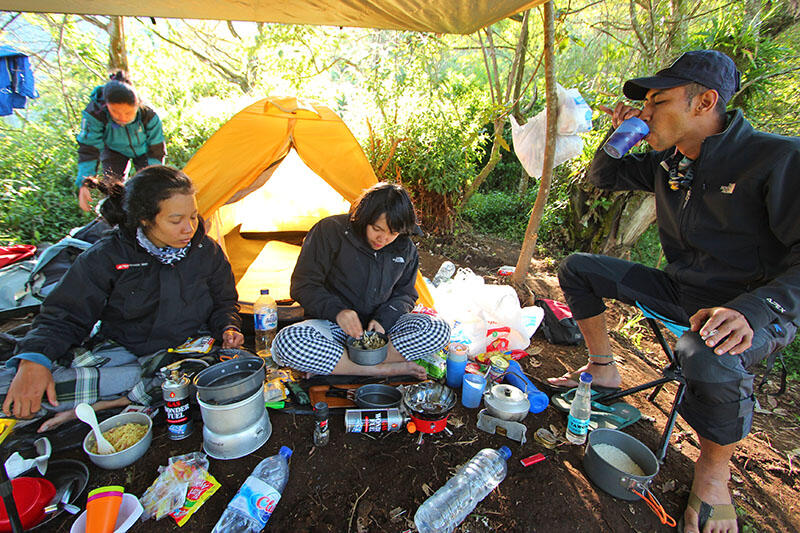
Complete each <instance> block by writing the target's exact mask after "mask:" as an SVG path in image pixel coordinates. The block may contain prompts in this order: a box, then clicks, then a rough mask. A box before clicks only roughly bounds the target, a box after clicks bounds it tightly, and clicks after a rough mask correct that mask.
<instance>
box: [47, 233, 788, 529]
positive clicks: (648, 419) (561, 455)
mask: <svg viewBox="0 0 800 533" xmlns="http://www.w3.org/2000/svg"><path fill="white" fill-rule="evenodd" d="M420 248H421V257H422V271H423V274H424V275H426V276H428V277H432V276H433V274H434V273H435V272H436V269H437V268H438V266H439V264H440V263H441V261H442V260H443V259H445V258H448V259H451V260H453V261H454V262H455V263H456V264H457V265H458V266H464V267H470V268H472V269H473V270H474V271H475V272H476V273H478V274H481V275H484V276H486V278H487V281H488V282H493V283H499V282H502V280H501V279H500V278H498V277H497V276H496V271H497V268H498V267H500V266H502V265H513V264H515V262H516V258H517V254H518V252H519V250H518V248H517V247H516V246H514V245H510V244H508V243H505V242H503V241H500V240H497V239H487V238H480V237H476V236H474V235H470V236H468V237H467V236H462V237H457V238H450V239H447V240H437V239H433V238H430V239H428V240H426V241H424V242H423V243H422V244H421V245H420ZM534 262H535V265H534V266H533V268H532V270H531V277H530V279H529V281H528V283H527V287H528V288H527V291H526V292H527V294H525V295H524V297H523V305H532V302H533V298H534V296H536V297H554V298H559V297H560V292H559V289H558V283H557V280H556V279H555V277H554V274H553V272H554V262H553V261H549V260H535V261H534ZM632 316H633V314H632V312H631V310H630V309H625V308H622V307H621V306H619V307H618V306H614V307H612V308H611V312H610V321H609V322H610V324H612V325H613V326H614V328H613V329H614V330H615V332H614V335H613V340H614V344H615V346H614V347H615V349H616V350H617V353H618V354H619V364H620V370H621V373H622V375H623V380H624V384H626V385H633V384H638V383H642V382H645V381H648V380H650V379H653V378H655V377H657V376H658V375H659V372H658V369H659V368H660V366H661V365H663V364H664V359H663V357H659V356H658V355H654V354H658V353H659V352H660V349H657V348H658V347H657V346H656V345H654V342H653V339H652V335H651V334H649V332H648V330H647V329H646V327H645V325H644V324H642V323H638V322H631V321H630V320H629V319H630V318H631V317H632ZM527 351H528V353H529V356H528V357H526V358H524V359H522V360H521V361H520V363H521V364H522V368H523V369H524V370H525V371H526V372H527V373H528V374H529V375H531V376H532V377H534V378H538V379H543V378H544V377H547V376H552V375H560V374H561V373H563V372H564V371H565V369H572V368H575V367H577V366H579V365H580V364H582V363H583V362H584V360H585V357H586V354H585V348H584V347H583V346H578V347H563V346H553V345H550V344H548V343H547V342H546V341H545V340H544V338H543V337H541V335H540V334H538V333H537V334H536V335H534V337H533V338H532V342H531V346H530V347H529V348H528V350H527ZM775 375H776V374H775ZM774 381H776V379H775V380H774ZM770 387H771V388H772V389H773V390H774V388H775V385H774V384H770V385H769V386H768V389H769V388H770ZM674 392H675V387H674V386H673V385H667V386H666V388H665V389H664V390H663V391H662V392H661V394H660V395H659V396H658V397H657V398H656V401H655V404H651V403H650V402H648V400H647V399H646V393H639V394H636V395H633V396H630V397H628V398H626V401H628V402H629V403H631V404H633V405H634V406H636V407H638V408H639V409H640V410H641V411H642V413H643V415H644V418H643V419H642V420H641V421H640V422H638V423H636V424H634V425H633V426H631V427H630V428H627V429H626V430H625V431H626V432H628V433H629V434H631V435H633V436H634V437H636V438H638V439H639V440H641V441H642V442H644V443H645V444H646V445H647V446H648V447H650V448H651V449H655V448H656V447H657V446H658V442H659V438H660V435H661V432H662V430H663V428H664V424H665V420H666V415H667V413H668V412H669V409H670V406H671V401H672V398H673V395H674ZM798 398H800V385H798V383H796V382H795V383H790V387H789V390H788V392H787V393H786V394H784V395H783V396H781V397H779V398H772V397H770V396H768V395H767V394H758V400H759V403H760V410H759V412H758V413H757V414H756V417H755V427H754V430H753V432H752V433H751V435H750V436H748V437H747V438H746V439H745V440H744V442H743V443H742V444H741V445H740V446H739V448H738V449H737V452H736V454H735V456H734V460H733V479H732V481H731V488H732V490H733V494H734V499H735V503H736V506H737V510H738V512H739V516H740V527H741V529H742V530H743V531H798V530H800V512H798V506H799V504H798V502H799V501H800V477H799V476H798V467H797V465H796V463H797V462H798V456H797V454H799V453H800V437H798V435H800V432H798V431H797V429H798V425H800V419H799V418H798V416H797V414H796V405H797V400H798ZM477 413H478V410H477V409H465V408H464V407H462V406H461V404H460V402H459V403H458V404H457V406H456V407H455V409H454V410H453V411H452V413H451V415H450V418H449V428H450V430H451V431H452V436H450V435H446V434H444V433H440V434H435V435H429V436H426V437H425V439H424V441H423V443H422V444H420V445H418V444H417V438H418V437H417V435H416V434H415V435H410V434H408V433H407V432H405V431H400V432H395V433H387V434H378V435H377V436H376V434H370V435H364V434H352V433H345V431H344V423H343V416H342V415H341V414H334V415H332V416H331V419H330V427H331V432H330V433H331V439H330V443H329V444H328V445H327V446H326V447H323V448H314V447H313V445H312V439H311V436H312V431H313V419H312V417H311V416H308V415H290V414H284V413H280V412H275V411H270V419H271V422H272V436H271V438H270V439H269V440H268V442H267V443H266V444H265V445H264V446H263V447H262V448H261V449H259V450H258V451H256V452H255V453H253V454H251V455H249V456H247V457H244V458H242V459H238V460H231V461H219V460H211V467H210V471H211V473H212V475H214V476H215V477H216V479H217V480H218V481H219V482H220V483H221V484H222V486H221V488H220V489H219V490H218V491H217V493H216V494H215V495H214V496H212V497H211V498H210V499H209V500H208V501H207V502H206V503H205V505H204V506H203V507H202V508H201V509H199V510H198V511H197V513H196V514H195V515H194V516H193V517H192V518H191V519H190V520H189V522H188V523H187V524H186V525H185V526H184V527H183V528H182V529H183V530H187V531H210V530H211V528H212V527H213V525H214V523H215V522H216V521H217V519H218V518H219V516H220V515H221V514H222V511H223V510H224V508H225V506H226V505H227V503H228V501H229V500H230V499H231V497H232V496H233V495H234V494H235V492H236V490H237V489H238V487H239V485H240V484H241V483H242V482H243V481H244V479H245V478H246V477H247V475H248V474H249V473H250V471H251V470H252V469H253V467H254V466H255V465H256V464H257V463H258V462H259V461H260V460H261V459H263V458H265V457H267V456H269V455H273V454H275V453H277V451H278V449H279V448H280V446H282V445H286V446H290V447H291V448H293V450H294V455H293V456H292V459H291V466H290V469H291V474H290V479H289V483H288V485H287V486H286V489H285V491H284V493H283V498H282V499H281V501H280V503H279V504H278V506H277V509H276V510H275V513H274V514H273V516H272V518H271V520H270V522H269V524H268V527H267V530H268V531H279V532H306V531H307V532H323V531H325V532H328V531H331V532H345V531H346V532H348V533H349V532H366V531H370V532H377V531H384V532H404V531H414V526H413V520H412V518H413V515H414V512H415V511H416V509H417V508H418V507H419V505H420V504H421V503H422V502H423V501H424V500H425V499H426V497H427V495H428V494H429V493H430V492H432V491H435V490H436V489H438V488H439V487H440V486H441V485H443V484H444V483H445V482H446V481H447V479H448V478H449V477H450V476H451V475H452V473H453V472H454V470H455V468H456V467H457V466H458V465H460V464H462V463H464V462H465V461H467V460H468V459H469V458H470V457H472V456H473V455H474V454H475V453H476V452H477V451H478V450H480V449H481V448H485V447H492V448H497V447H499V446H502V445H506V446H508V447H509V448H511V450H512V453H513V455H512V458H511V460H510V461H509V467H508V476H507V477H506V479H505V481H503V482H502V483H501V484H500V486H499V488H498V489H497V490H495V491H494V492H492V493H491V494H490V495H489V496H488V497H487V498H486V499H485V500H484V501H483V502H481V503H480V504H479V505H478V506H477V508H476V509H475V511H474V512H473V513H472V514H471V515H470V516H469V517H468V518H467V520H466V521H465V522H464V523H463V524H462V525H461V526H460V527H459V528H458V529H457V531H461V532H476V533H478V532H490V531H504V532H505V531H507V532H534V531H555V532H559V531H640V532H651V531H666V530H667V529H668V528H666V527H665V526H662V525H661V524H660V523H659V521H658V519H657V518H656V517H655V515H654V514H653V513H652V512H651V511H650V510H649V509H648V507H647V505H646V504H645V503H644V502H642V501H632V502H629V501H623V500H619V499H615V498H613V497H611V496H609V495H607V494H606V493H604V492H602V491H600V490H599V489H598V488H596V487H595V486H594V485H593V484H592V483H591V482H590V481H588V480H587V478H586V477H585V475H584V470H583V466H582V457H583V448H582V447H578V446H569V445H565V446H561V447H559V448H557V449H556V450H549V449H546V448H545V447H543V446H542V445H541V444H539V443H537V442H536V441H535V440H534V439H533V434H534V433H535V431H536V430H537V429H538V428H541V427H549V426H551V425H554V426H556V427H557V428H558V429H559V431H563V429H564V427H565V425H566V417H565V415H564V414H562V413H561V412H559V411H557V410H555V409H553V408H548V409H547V410H546V411H544V412H543V413H541V414H537V415H533V414H529V415H528V416H527V418H526V419H525V420H524V423H525V425H526V426H527V428H528V429H527V437H528V442H526V443H525V444H524V445H520V444H518V443H517V442H515V441H512V440H509V439H507V438H505V437H503V436H501V435H489V434H487V433H484V432H483V431H480V430H478V429H477V427H476V417H477ZM195 416H196V417H197V425H196V429H195V433H194V434H193V435H192V436H191V437H190V438H188V439H186V440H183V441H178V442H175V441H171V440H169V439H168V438H167V436H166V434H165V431H164V426H163V424H156V428H155V433H154V440H153V444H152V447H151V449H150V450H149V451H148V453H147V454H146V455H145V457H144V458H142V459H141V460H140V461H138V462H137V463H135V464H134V465H131V466H130V467H128V468H125V469H122V470H118V471H105V470H100V469H98V468H96V467H94V466H93V465H91V464H90V465H89V466H90V472H91V479H90V487H97V486H102V485H107V484H121V485H123V486H125V487H126V490H127V491H128V492H132V493H134V494H136V495H141V494H142V493H143V492H144V490H145V489H146V488H147V486H148V485H149V484H150V483H151V482H152V481H153V480H154V479H155V477H156V475H157V469H158V466H159V465H165V464H166V462H167V458H168V457H169V456H171V455H177V454H182V453H187V452H190V451H197V450H201V449H202V435H201V429H200V428H201V425H200V418H199V412H197V411H195ZM81 432H84V431H83V430H81ZM538 452H543V453H544V454H545V456H546V457H547V459H546V460H545V461H544V462H540V463H538V464H535V465H533V466H530V467H527V468H526V467H523V466H522V465H521V464H520V461H519V460H520V459H522V458H525V457H527V456H530V455H533V454H535V453H538ZM82 455H83V454H82V452H80V450H73V451H70V452H66V453H64V454H63V456H64V457H69V458H74V459H81V460H83V459H84V458H83V456H82ZM697 455H698V447H697V444H696V442H695V438H694V437H693V433H692V432H691V431H690V428H689V427H688V426H687V425H686V424H685V423H684V422H683V421H682V420H681V419H680V418H679V419H678V425H677V427H676V429H675V432H674V434H673V437H672V440H671V443H670V446H669V450H668V452H667V456H666V462H665V463H664V465H663V466H662V467H661V470H660V472H659V473H658V475H657V476H656V477H655V479H654V483H653V486H652V489H653V492H654V493H655V494H656V495H657V497H658V498H659V499H660V500H661V502H662V504H663V506H664V508H665V509H666V511H667V512H668V513H669V514H671V515H672V516H674V517H676V518H677V517H678V516H679V515H680V514H681V513H682V511H683V508H684V506H685V504H686V499H687V496H688V486H689V484H690V482H691V472H692V465H693V462H694V460H695V459H696V458H697ZM80 503H84V504H85V495H84V496H83V497H82V501H81V502H80ZM70 525H71V520H69V519H67V517H63V518H62V517H59V520H56V521H54V522H53V523H52V526H53V527H52V528H50V529H49V530H50V531H54V532H66V531H69V527H70ZM178 529H179V528H178V527H177V526H176V525H175V523H174V522H172V520H171V519H170V518H165V519H163V520H161V521H160V522H154V521H149V522H145V523H139V524H137V525H136V526H135V527H134V528H133V529H132V530H131V531H134V532H155V531H159V532H162V531H177V530H178Z"/></svg>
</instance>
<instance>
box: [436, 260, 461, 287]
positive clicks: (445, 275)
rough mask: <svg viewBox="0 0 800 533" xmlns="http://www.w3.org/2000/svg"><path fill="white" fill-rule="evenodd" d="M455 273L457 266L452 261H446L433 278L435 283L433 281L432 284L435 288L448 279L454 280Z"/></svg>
mask: <svg viewBox="0 0 800 533" xmlns="http://www.w3.org/2000/svg"><path fill="white" fill-rule="evenodd" d="M455 273H456V266H455V265H454V264H453V263H451V262H450V261H444V262H443V263H442V265H441V266H440V267H439V270H438V271H437V272H436V275H435V276H433V281H431V283H432V284H433V286H434V287H438V286H439V285H441V284H442V283H444V282H445V281H447V280H448V279H450V278H452V277H453V274H455Z"/></svg>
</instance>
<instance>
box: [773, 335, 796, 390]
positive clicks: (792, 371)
mask: <svg viewBox="0 0 800 533" xmlns="http://www.w3.org/2000/svg"><path fill="white" fill-rule="evenodd" d="M783 359H784V361H785V362H786V369H787V372H788V375H789V378H790V379H793V380H800V335H799V336H797V337H795V339H794V341H792V343H791V344H790V345H789V346H787V347H786V349H785V350H784V352H783ZM776 364H779V363H776Z"/></svg>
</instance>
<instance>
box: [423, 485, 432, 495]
mask: <svg viewBox="0 0 800 533" xmlns="http://www.w3.org/2000/svg"><path fill="white" fill-rule="evenodd" d="M422 492H424V493H425V496H430V495H431V494H433V489H432V488H430V486H428V484H427V483H423V484H422Z"/></svg>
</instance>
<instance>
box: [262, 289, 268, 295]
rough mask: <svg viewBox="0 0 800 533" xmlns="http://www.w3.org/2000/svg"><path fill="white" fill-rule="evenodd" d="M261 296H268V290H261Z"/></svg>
mask: <svg viewBox="0 0 800 533" xmlns="http://www.w3.org/2000/svg"><path fill="white" fill-rule="evenodd" d="M261 294H269V289H261Z"/></svg>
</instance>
